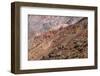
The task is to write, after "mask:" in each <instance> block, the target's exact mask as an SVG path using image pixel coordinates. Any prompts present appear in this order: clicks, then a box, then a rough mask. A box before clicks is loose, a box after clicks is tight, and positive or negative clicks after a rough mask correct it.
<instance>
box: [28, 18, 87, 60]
mask: <svg viewBox="0 0 100 76" xmlns="http://www.w3.org/2000/svg"><path fill="white" fill-rule="evenodd" d="M69 23H70V22H69ZM87 25H88V20H87V18H86V17H84V18H81V19H79V20H77V21H76V22H75V23H73V22H72V23H71V24H68V22H67V23H66V24H64V23H62V24H58V25H56V26H54V27H52V28H50V29H49V30H48V31H45V32H37V34H36V33H35V34H34V37H33V38H31V39H29V41H28V45H29V46H28V60H50V59H71V58H87V56H88V55H87V53H88V52H87V47H88V41H87V38H88V30H87V28H88V26H87Z"/></svg>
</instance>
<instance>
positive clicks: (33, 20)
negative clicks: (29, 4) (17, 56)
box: [28, 15, 83, 39]
mask: <svg viewBox="0 0 100 76" xmlns="http://www.w3.org/2000/svg"><path fill="white" fill-rule="evenodd" d="M82 18H83V17H71V16H47V15H29V16H28V36H29V39H30V38H31V37H33V36H34V34H35V33H37V32H47V31H48V30H49V29H51V28H53V27H58V26H59V25H61V24H68V25H72V24H75V23H77V22H78V21H80V20H81V19H82Z"/></svg>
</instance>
